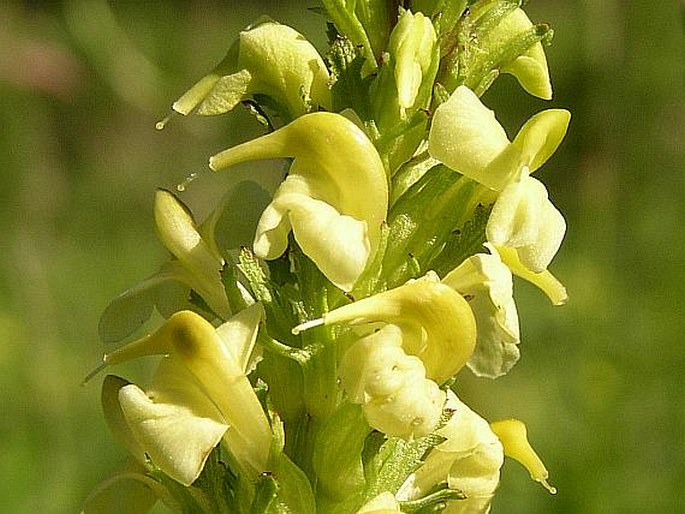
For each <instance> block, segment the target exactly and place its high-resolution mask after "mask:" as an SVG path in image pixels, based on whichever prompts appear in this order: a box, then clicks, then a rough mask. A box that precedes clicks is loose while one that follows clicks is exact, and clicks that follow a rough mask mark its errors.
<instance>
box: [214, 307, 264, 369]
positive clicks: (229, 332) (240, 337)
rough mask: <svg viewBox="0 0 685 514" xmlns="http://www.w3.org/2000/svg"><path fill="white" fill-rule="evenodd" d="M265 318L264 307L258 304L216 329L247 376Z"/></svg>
mask: <svg viewBox="0 0 685 514" xmlns="http://www.w3.org/2000/svg"><path fill="white" fill-rule="evenodd" d="M264 316H265V314H264V307H262V305H261V304H259V303H256V304H254V305H251V306H250V307H248V308H246V309H243V310H242V311H240V312H238V313H237V314H235V315H234V316H233V317H232V318H231V319H230V320H228V321H227V322H226V323H223V324H222V325H220V326H218V327H217V329H216V333H217V334H218V336H219V337H220V338H221V342H222V343H223V344H224V346H225V348H226V349H227V350H228V351H229V352H231V354H232V355H233V357H234V359H235V361H236V363H237V364H238V366H239V367H240V368H241V369H242V370H243V372H244V373H245V374H246V375H247V374H248V370H249V368H250V363H251V361H253V360H254V355H253V354H254V351H255V342H256V341H257V330H258V329H259V324H260V322H261V321H262V320H263V319H264Z"/></svg>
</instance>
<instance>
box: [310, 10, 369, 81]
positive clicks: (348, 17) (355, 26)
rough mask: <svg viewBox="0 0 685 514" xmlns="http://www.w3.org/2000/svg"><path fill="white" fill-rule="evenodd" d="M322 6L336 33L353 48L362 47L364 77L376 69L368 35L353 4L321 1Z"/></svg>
mask: <svg viewBox="0 0 685 514" xmlns="http://www.w3.org/2000/svg"><path fill="white" fill-rule="evenodd" d="M321 3H323V6H324V8H325V9H326V12H327V13H328V16H329V17H330V19H331V20H332V21H333V24H334V25H335V27H336V28H337V29H338V32H339V33H340V34H341V35H342V36H344V37H346V38H348V39H349V40H350V41H352V43H353V44H354V45H355V46H361V47H362V53H363V55H364V59H365V62H364V75H368V74H369V73H371V72H373V71H374V70H375V69H376V68H378V63H377V62H376V57H375V55H374V52H373V47H372V46H371V41H370V40H369V35H368V33H367V31H366V29H365V27H364V25H362V22H361V21H360V20H359V17H358V16H357V14H356V13H355V5H356V3H357V2H356V1H355V2H348V1H345V0H322V2H321Z"/></svg>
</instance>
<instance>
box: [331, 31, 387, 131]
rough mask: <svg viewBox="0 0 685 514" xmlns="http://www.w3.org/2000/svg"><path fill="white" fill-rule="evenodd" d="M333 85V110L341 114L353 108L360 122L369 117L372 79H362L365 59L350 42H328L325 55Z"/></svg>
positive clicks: (335, 40) (366, 77) (339, 37)
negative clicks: (329, 44) (328, 45)
mask: <svg viewBox="0 0 685 514" xmlns="http://www.w3.org/2000/svg"><path fill="white" fill-rule="evenodd" d="M326 60H327V62H328V66H329V67H330V69H331V80H332V82H333V86H332V87H331V93H332V95H333V109H334V110H335V111H336V112H341V111H343V110H344V109H352V110H353V111H354V112H356V113H357V115H358V116H359V117H360V118H361V119H362V120H368V119H370V118H371V99H370V97H369V87H370V85H371V83H372V82H373V80H374V78H375V76H373V75H371V76H364V75H363V73H362V68H363V66H364V62H365V59H364V56H363V55H362V54H360V53H359V51H358V50H357V48H356V47H355V46H354V44H353V43H352V41H350V40H349V39H347V38H345V37H341V36H338V37H336V38H335V39H334V40H333V42H332V43H331V47H330V49H329V51H328V54H327V59H326Z"/></svg>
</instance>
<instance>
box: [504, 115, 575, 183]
mask: <svg viewBox="0 0 685 514" xmlns="http://www.w3.org/2000/svg"><path fill="white" fill-rule="evenodd" d="M570 121H571V113H570V112H568V111H567V110H565V109H547V110H545V111H542V112H539V113H537V114H535V115H533V116H531V117H530V119H529V120H528V121H526V123H524V125H523V127H521V130H519V132H518V134H516V138H514V141H513V142H512V148H513V149H515V150H516V151H517V152H518V154H519V161H518V164H519V167H520V166H528V168H529V170H530V173H533V172H534V171H535V170H537V169H538V168H540V167H541V166H542V165H543V164H544V163H545V162H547V160H548V159H549V158H550V157H551V156H552V155H553V154H554V152H555V151H556V150H557V148H559V145H560V144H561V141H562V140H563V139H564V136H565V135H566V130H567V129H568V125H569V123H570ZM517 169H518V168H517Z"/></svg>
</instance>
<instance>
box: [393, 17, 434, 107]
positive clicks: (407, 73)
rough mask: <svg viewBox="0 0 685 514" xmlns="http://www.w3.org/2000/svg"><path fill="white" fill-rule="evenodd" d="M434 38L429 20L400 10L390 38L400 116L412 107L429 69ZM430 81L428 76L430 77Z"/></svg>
mask: <svg viewBox="0 0 685 514" xmlns="http://www.w3.org/2000/svg"><path fill="white" fill-rule="evenodd" d="M436 43H437V36H436V34H435V29H434V28H433V24H432V23H431V20H430V19H429V18H427V17H426V16H424V15H423V14H422V13H420V12H418V13H416V14H413V13H412V12H411V11H402V12H401V14H400V17H399V20H398V22H397V25H395V28H394V29H393V31H392V34H391V35H390V44H389V47H388V51H389V53H390V55H391V56H393V57H394V68H395V69H394V74H395V84H396V86H397V99H398V103H399V106H400V113H401V117H402V118H404V117H405V116H406V114H405V111H406V110H407V109H410V108H412V107H413V106H414V103H415V102H416V97H417V95H418V94H419V88H420V87H421V84H422V83H423V81H424V77H425V75H426V74H427V73H428V71H429V69H430V68H431V64H432V61H433V54H434V48H435V45H436ZM431 80H432V77H431Z"/></svg>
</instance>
